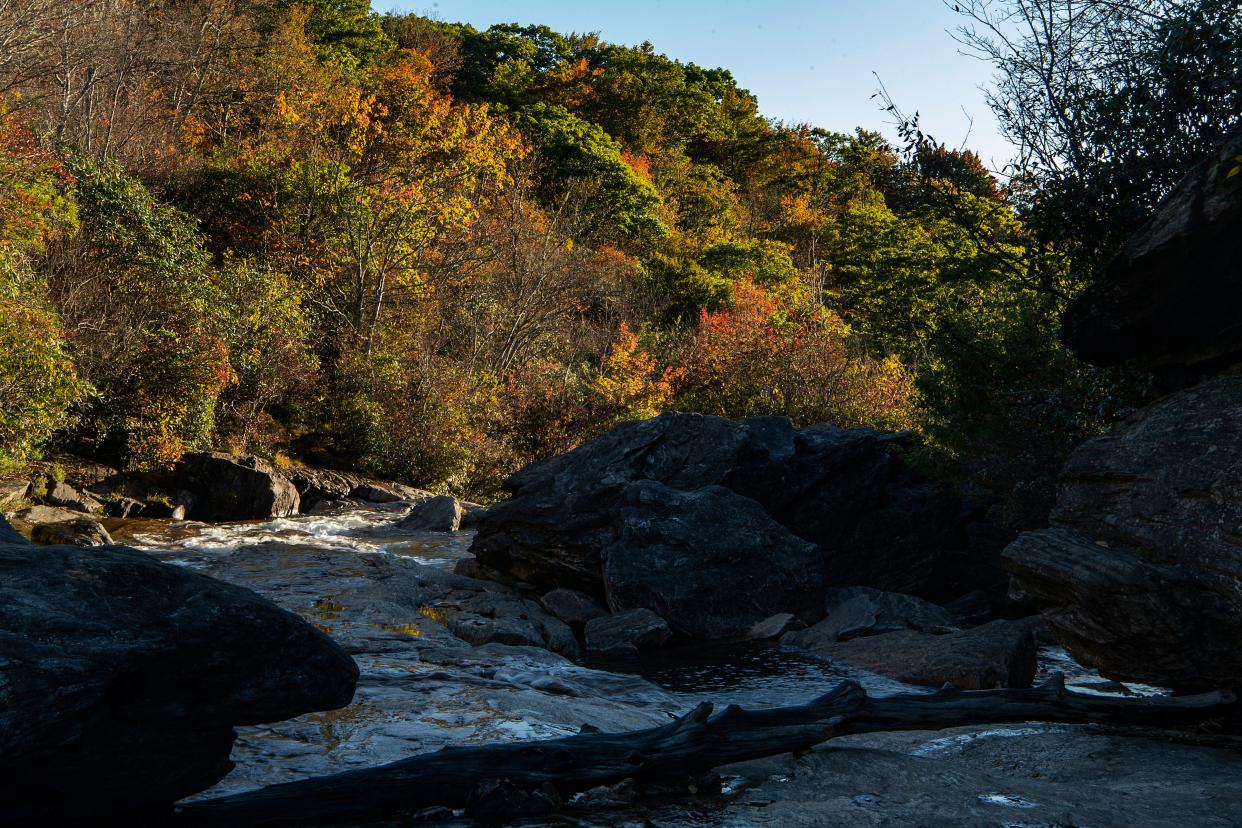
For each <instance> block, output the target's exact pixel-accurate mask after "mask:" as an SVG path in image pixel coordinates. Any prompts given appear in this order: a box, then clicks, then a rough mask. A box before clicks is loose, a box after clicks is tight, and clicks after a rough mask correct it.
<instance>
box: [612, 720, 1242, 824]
mask: <svg viewBox="0 0 1242 828" xmlns="http://www.w3.org/2000/svg"><path fill="white" fill-rule="evenodd" d="M720 772H721V773H722V774H723V775H725V777H726V779H727V780H728V782H729V784H730V786H731V788H732V790H733V791H734V794H733V795H732V796H729V797H726V798H724V802H723V803H721V804H715V803H713V804H714V805H715V807H708V808H704V809H703V810H702V811H698V812H695V811H694V810H691V809H686V808H684V807H683V808H676V807H673V806H670V807H668V808H667V809H665V810H664V811H660V810H659V809H651V810H650V811H648V812H647V813H646V814H644V815H643V818H646V819H650V820H651V821H652V823H654V824H657V825H679V826H689V825H693V824H696V823H695V822H694V819H696V818H698V819H702V820H703V821H702V822H700V823H698V824H712V825H722V826H730V828H751V826H781V828H820V826H827V825H831V826H834V828H836V826H841V828H872V826H881V825H885V826H886V825H893V826H904V825H910V826H925V827H926V828H963V826H964V827H965V828H1006V827H1007V826H1014V827H1016V826H1091V828H1105V827H1107V828H1113V826H1117V828H1120V827H1121V826H1134V827H1135V828H1138V827H1140V826H1141V828H1183V826H1187V825H1195V826H1204V828H1226V826H1233V825H1237V824H1239V822H1240V821H1242V754H1239V753H1238V752H1236V751H1231V750H1216V749H1211V748H1202V747H1190V746H1186V745H1178V744H1169V743H1164V742H1160V741H1153V740H1150V739H1143V738H1133V737H1123V736H1112V735H1107V734H1103V733H1096V732H1092V730H1091V729H1090V728H1088V727H1079V726H1045V725H1019V726H1006V727H994V728H957V729H953V730H946V731H940V732H934V733H926V732H921V733H920V732H910V733H878V734H864V735H859V736H846V737H843V738H840V739H834V740H833V741H832V742H829V743H827V744H826V745H823V746H821V747H819V748H817V749H815V750H814V751H812V752H811V753H810V754H808V755H806V756H803V757H800V758H794V757H789V756H786V757H779V758H775V759H770V760H765V761H762V762H755V763H748V764H746V765H735V766H732V767H729V768H722V769H721V771H720ZM717 802H719V800H717ZM587 824H595V825H603V824H607V823H606V822H604V821H599V822H589V823H587Z"/></svg>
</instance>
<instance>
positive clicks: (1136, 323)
mask: <svg viewBox="0 0 1242 828" xmlns="http://www.w3.org/2000/svg"><path fill="white" fill-rule="evenodd" d="M1239 155H1242V131H1239V132H1235V133H1234V134H1233V136H1232V137H1231V138H1230V139H1229V140H1227V141H1226V142H1225V143H1224V144H1223V145H1222V146H1221V147H1220V148H1219V150H1218V151H1217V152H1215V153H1214V154H1213V155H1212V156H1211V157H1210V158H1208V159H1206V160H1205V161H1204V162H1203V163H1202V164H1200V165H1199V166H1198V167H1196V168H1195V169H1193V170H1191V172H1190V173H1189V174H1187V175H1186V177H1185V178H1183V179H1182V181H1181V182H1180V183H1179V184H1178V185H1177V186H1176V187H1174V188H1173V190H1172V191H1171V192H1170V193H1169V194H1168V195H1167V196H1165V197H1164V199H1163V200H1162V201H1161V202H1160V205H1159V206H1158V207H1157V208H1156V211H1155V213H1154V214H1153V215H1152V217H1151V218H1150V219H1149V220H1148V222H1147V223H1146V224H1145V225H1144V226H1143V227H1142V228H1140V229H1139V231H1138V232H1137V233H1135V234H1134V236H1132V237H1131V239H1130V240H1129V241H1128V242H1127V243H1126V245H1125V247H1124V248H1123V249H1122V250H1121V252H1120V253H1119V254H1118V255H1117V257H1116V258H1115V259H1114V260H1113V261H1112V262H1111V264H1110V265H1109V267H1108V270H1107V272H1106V274H1105V276H1104V277H1103V278H1102V279H1101V280H1099V281H1098V282H1096V283H1095V284H1093V285H1091V286H1090V287H1088V288H1087V289H1086V290H1085V291H1084V292H1083V293H1082V295H1081V296H1080V297H1079V298H1078V299H1076V300H1075V301H1074V302H1072V303H1071V304H1070V306H1069V308H1068V309H1067V311H1066V313H1065V318H1064V320H1063V322H1062V339H1063V340H1064V341H1065V343H1066V344H1067V345H1069V347H1070V348H1071V349H1072V350H1073V351H1074V352H1075V353H1076V354H1078V356H1080V357H1081V358H1082V359H1084V360H1086V361H1087V362H1090V363H1093V364H1096V365H1118V364H1121V363H1124V362H1134V363H1137V364H1140V365H1142V366H1144V367H1147V368H1154V369H1157V370H1160V371H1172V372H1174V373H1182V374H1188V375H1191V376H1193V375H1196V374H1197V375H1202V374H1203V373H1204V372H1205V371H1212V370H1217V369H1219V368H1220V367H1222V366H1224V365H1227V364H1230V363H1233V362H1237V361H1238V360H1239V359H1242V326H1239V325H1238V311H1237V309H1238V307H1239V306H1242V233H1239V232H1238V227H1239V226H1242V176H1237V175H1234V176H1230V172H1231V171H1232V170H1233V169H1234V168H1235V167H1236V166H1237V163H1238V162H1237V160H1236V159H1237V156H1239Z"/></svg>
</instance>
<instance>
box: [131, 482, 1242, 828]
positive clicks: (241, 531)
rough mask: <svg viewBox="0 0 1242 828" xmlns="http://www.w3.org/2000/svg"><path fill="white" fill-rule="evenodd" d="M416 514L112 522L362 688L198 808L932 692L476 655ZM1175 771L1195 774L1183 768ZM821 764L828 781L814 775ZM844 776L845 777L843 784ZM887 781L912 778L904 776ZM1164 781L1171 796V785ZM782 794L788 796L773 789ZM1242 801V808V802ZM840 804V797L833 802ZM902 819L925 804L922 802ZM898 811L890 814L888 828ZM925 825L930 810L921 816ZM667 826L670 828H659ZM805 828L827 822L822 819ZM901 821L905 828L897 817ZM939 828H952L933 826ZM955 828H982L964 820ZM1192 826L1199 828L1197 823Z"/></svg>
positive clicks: (253, 748) (927, 744)
mask: <svg viewBox="0 0 1242 828" xmlns="http://www.w3.org/2000/svg"><path fill="white" fill-rule="evenodd" d="M408 507H409V505H408V504H404V503H395V504H387V505H383V506H368V507H356V508H350V509H347V510H343V511H340V512H336V513H332V514H323V515H298V516H294V517H290V518H284V519H278V520H271V521H265V522H246V523H232V524H214V525H206V524H199V523H194V522H173V523H167V522H160V521H142V520H135V521H123V522H117V521H114V522H112V524H111V525H110V526H109V527H108V528H109V530H110V531H111V532H112V534H113V536H114V537H115V539H116V540H117V542H119V543H127V544H130V545H133V546H135V547H137V548H140V549H143V550H146V551H148V552H149V553H150V554H152V555H154V556H156V557H158V558H160V559H163V560H166V561H169V562H171V563H174V564H176V565H179V566H185V567H189V568H192V569H195V570H199V571H202V572H205V573H206V574H209V575H211V576H213V577H217V578H221V579H223V580H226V581H231V582H233V583H237V584H240V585H243V586H246V587H249V588H251V589H254V590H256V591H257V592H259V593H261V594H263V595H264V596H265V597H267V598H269V599H271V600H273V601H275V602H276V603H278V604H280V605H281V606H283V607H284V608H286V609H288V610H291V611H293V612H296V613H298V614H300V615H302V616H303V617H305V618H306V619H307V620H309V621H311V622H312V623H314V624H315V625H316V626H318V627H319V628H320V629H322V630H324V631H325V632H327V633H328V634H330V635H332V636H334V637H335V638H336V639H337V640H338V641H339V642H340V643H341V644H342V646H344V647H345V648H346V650H347V651H348V652H349V653H350V654H351V655H352V656H353V657H354V659H355V660H356V661H357V662H358V664H359V667H360V670H361V677H360V679H359V683H358V690H357V693H356V695H355V698H354V701H353V703H352V704H351V705H349V706H348V707H346V708H344V709H341V710H337V711H330V712H324V713H314V714H309V715H306V716H301V717H298V718H296V719H292V720H290V721H286V722H279V723H276V724H271V725H261V726H256V727H248V728H241V729H240V730H239V734H240V735H239V739H238V742H237V744H236V745H235V747H234V751H233V758H234V761H235V762H236V764H237V767H236V769H235V770H234V771H233V772H232V773H231V774H229V776H228V777H226V778H225V779H224V780H223V781H222V782H221V783H220V784H218V785H217V786H216V787H215V788H213V789H211V790H210V791H207V792H205V793H203V794H200V795H199V796H200V798H201V797H209V796H215V795H220V794H222V793H233V792H238V791H243V790H248V789H252V788H255V787H261V786H263V785H269V784H273V783H278V782H285V781H291V780H294V779H300V778H305V777H307V776H312V775H324V774H329V773H334V772H338V771H341V770H349V769H354V768H360V767H368V766H373V765H378V764H383V763H387V762H391V761H395V760H397V759H401V758H404V757H407V756H409V755H412V754H415V753H420V752H425V751H430V750H436V749H438V748H440V747H443V746H446V745H453V744H480V743H484V742H491V741H498V740H517V739H537V738H550V737H556V736H563V735H569V734H572V733H576V732H577V731H578V729H579V728H580V727H581V726H582V725H584V724H588V725H592V726H594V727H598V728H600V729H601V730H605V731H620V730H629V729H638V728H644V727H651V726H654V725H659V724H662V723H666V722H668V721H669V719H670V717H671V716H675V715H677V714H680V713H683V712H685V711H686V710H688V709H689V708H690V707H692V706H693V705H695V704H697V703H699V702H702V701H712V702H716V703H737V704H741V705H743V706H746V707H773V706H781V705H790V704H799V703H802V702H805V701H807V700H808V699H810V698H812V697H814V696H816V695H818V694H821V693H823V692H826V691H827V690H829V689H831V688H832V687H833V686H835V685H836V684H838V683H839V682H841V681H842V680H844V679H854V680H857V681H859V682H860V683H861V684H862V685H863V686H864V687H865V688H866V690H867V691H868V693H870V694H873V695H885V694H892V693H901V692H930V691H929V690H928V689H927V688H920V687H912V686H909V685H905V684H902V683H900V682H897V681H894V680H892V679H888V678H884V677H882V676H877V675H874V674H872V673H868V672H865V671H860V670H855V669H852V668H851V667H849V666H848V665H846V664H843V663H833V662H830V661H828V660H826V659H824V658H819V657H816V656H815V655H813V654H810V653H807V652H803V651H799V650H795V649H792V648H784V647H781V646H780V645H779V644H777V643H741V644H722V645H710V646H707V645H699V646H687V647H678V648H670V649H666V650H663V651H660V652H658V653H655V654H651V655H648V656H644V658H643V659H641V660H639V661H636V662H621V663H617V662H597V661H588V662H575V661H571V660H569V659H566V658H563V657H561V656H558V655H555V654H553V653H551V652H549V651H547V650H544V649H540V648H534V647H528V646H508V645H501V644H485V645H483V646H479V647H472V646H470V645H468V644H466V643H465V642H463V641H461V640H460V639H458V638H456V637H455V636H453V635H452V634H451V633H450V632H449V631H448V629H447V628H446V626H445V624H444V623H443V617H442V611H441V610H439V609H438V607H439V605H441V604H443V603H444V602H445V598H446V596H448V597H449V598H452V597H453V596H458V595H460V594H462V590H467V591H468V590H472V589H473V590H478V589H481V588H484V587H485V586H486V585H484V584H481V583H480V582H471V581H468V579H462V578H460V577H459V576H456V575H453V574H452V572H451V570H452V568H453V566H454V564H455V563H456V562H457V561H458V560H461V559H462V558H465V557H468V556H469V554H470V553H469V546H470V542H471V540H472V536H473V533H471V532H458V533H428V532H408V531H403V530H401V529H399V528H397V527H396V525H395V523H396V520H397V518H399V517H400V516H401V515H402V514H404V512H405V511H406V510H407V509H408ZM1055 671H1059V672H1061V673H1063V674H1064V675H1065V676H1066V682H1067V684H1068V685H1069V687H1070V688H1071V689H1073V690H1075V691H1078V692H1088V693H1096V694H1104V695H1127V696H1129V695H1154V694H1159V693H1162V692H1163V691H1162V690H1160V689H1159V688H1153V687H1147V686H1143V685H1135V684H1129V685H1126V684H1121V683H1119V682H1113V681H1109V680H1107V679H1104V678H1102V677H1100V676H1099V675H1098V673H1096V672H1095V671H1093V670H1090V669H1087V668H1085V667H1083V666H1081V665H1079V664H1077V663H1075V662H1074V660H1073V659H1072V658H1071V657H1070V656H1069V654H1068V653H1066V652H1065V651H1064V650H1063V649H1061V648H1059V647H1054V646H1044V647H1043V648H1042V649H1041V651H1040V678H1039V680H1042V679H1043V678H1046V677H1047V676H1048V675H1050V674H1051V673H1052V672H1055ZM959 731H960V732H959ZM1099 738H1104V737H1100V736H1096V735H1092V734H1090V733H1089V732H1088V730H1087V729H1086V728H1084V727H1081V726H1074V727H1070V726H1061V725H1039V724H1029V725H1021V726H1005V727H992V728H978V727H976V728H962V729H957V730H954V731H945V732H942V733H923V734H868V735H864V736H859V737H845V738H843V739H838V740H834V741H833V742H831V743H830V744H831V745H832V746H833V749H829V750H823V749H817V750H816V752H813V753H812V754H811V755H809V756H807V757H802V758H800V759H794V758H791V757H784V758H778V759H774V760H766V763H757V764H754V763H752V764H754V767H757V768H759V770H758V771H755V772H754V773H755V774H757V775H754V774H752V775H751V776H747V775H746V774H740V775H731V774H725V780H726V781H725V784H724V786H723V793H722V794H720V795H719V796H715V798H709V799H708V800H707V801H696V804H694V805H693V806H686V805H685V804H684V803H680V802H678V803H676V804H673V803H669V804H667V806H660V807H663V808H664V810H660V808H659V807H657V808H656V812H648V813H646V814H645V815H644V816H642V818H641V820H640V821H639V822H637V823H635V824H643V822H644V821H646V822H647V823H648V824H668V825H674V824H721V825H726V824H727V825H761V824H773V825H779V824H801V823H797V822H796V821H794V822H788V819H789V817H788V816H786V817H781V818H780V819H777V820H776V821H767V817H769V816H771V817H773V818H774V819H775V818H776V815H777V814H778V813H781V808H779V807H776V806H777V804H778V803H782V802H784V801H785V800H786V798H787V797H786V796H785V793H787V792H789V791H792V790H795V789H796V786H791V785H790V784H789V783H791V782H793V781H796V780H798V779H800V778H807V777H808V774H810V775H812V776H813V775H814V774H816V773H821V772H823V769H822V768H820V767H819V764H817V763H822V761H823V760H822V757H824V756H832V755H833V754H837V755H839V754H841V752H842V751H841V750H840V749H837V748H838V745H841V746H843V747H844V750H845V751H847V752H848V751H849V750H851V747H850V745H856V746H857V745H861V746H864V747H865V748H866V749H867V750H870V751H872V753H877V754H883V755H884V756H886V757H888V759H889V760H891V761H900V762H907V763H908V762H915V763H926V762H927V761H929V760H932V761H935V762H937V763H938V764H939V765H945V764H946V762H947V761H948V760H949V758H950V757H963V756H967V755H974V754H978V753H979V751H980V746H981V745H987V746H988V750H989V751H990V752H991V751H1000V752H1002V753H1005V752H1007V751H1010V750H1011V749H1012V748H1010V747H1008V746H1009V745H1012V744H1019V743H1020V744H1022V745H1023V746H1024V750H1025V751H1026V752H1027V753H1028V754H1029V755H1032V756H1034V755H1039V754H1040V751H1041V750H1045V749H1046V750H1051V751H1053V752H1054V753H1058V752H1059V753H1060V754H1066V752H1067V750H1068V749H1067V748H1066V747H1065V745H1067V744H1073V745H1079V744H1083V743H1085V740H1090V739H1099ZM1110 738H1111V737H1110ZM1130 741H1137V742H1140V743H1144V744H1146V743H1147V741H1146V740H1130ZM1049 745H1052V746H1054V747H1049ZM852 749H854V750H855V751H856V750H857V749H858V748H857V747H855V748H852ZM1075 749H1077V748H1075ZM1166 750H1168V748H1166ZM893 757H896V758H893ZM1235 758H1236V757H1235ZM953 761H957V760H956V759H953ZM1178 761H1179V762H1182V763H1183V764H1184V762H1185V760H1184V758H1181V759H1178ZM808 762H811V763H812V765H813V767H809V768H808V766H807V765H806V763H808ZM791 763H792V764H791ZM799 763H801V764H799ZM864 764H865V763H864ZM996 764H997V761H996V759H995V758H994V757H992V758H989V759H988V760H987V761H986V762H985V767H983V768H979V769H977V770H979V772H981V773H982V772H985V771H987V770H988V769H989V768H992V769H995V766H996ZM1019 764H1020V763H1019ZM860 767H861V766H860ZM903 767H904V766H903ZM1236 769H1238V770H1242V768H1236ZM832 772H833V773H834V774H835V775H836V776H837V777H839V776H840V771H839V770H834V771H832ZM903 772H904V771H903ZM972 772H973V770H972ZM889 773H890V775H891V774H896V775H897V777H900V776H901V773H899V772H898V771H895V770H891V769H890V772H889ZM1039 776H1041V774H1039V773H1037V774H1036V777H1039ZM1239 776H1240V777H1242V774H1240V775H1239ZM834 778H835V777H834ZM894 778H896V777H894ZM953 778H954V779H955V780H957V781H956V782H955V783H954V784H955V785H958V786H959V787H960V786H961V785H965V786H966V787H967V788H971V789H972V790H973V789H974V788H976V787H977V788H979V790H977V791H974V793H973V794H972V796H973V797H974V798H973V799H971V800H970V805H969V807H970V808H971V809H975V810H979V811H980V812H981V813H984V814H988V813H993V812H995V813H998V814H1002V815H1003V814H1009V815H1014V814H1018V813H1019V812H1021V813H1026V812H1027V811H1031V810H1032V809H1030V808H1026V807H1025V806H1024V805H1023V803H1026V802H1027V800H1030V801H1032V802H1036V803H1038V802H1039V800H1038V799H1035V798H1032V796H1031V795H1030V792H1029V791H1028V792H1026V793H1022V792H1019V791H1015V790H1010V789H1009V788H1013V787H1014V786H1012V785H1011V786H1009V788H1004V789H1001V790H990V789H985V788H988V786H989V785H991V787H1002V786H997V785H995V784H992V783H990V782H989V781H987V780H973V779H970V780H966V781H963V778H962V777H961V774H960V773H958V775H957V776H955V777H953ZM1165 778H1166V785H1167V778H1168V775H1167V774H1166V775H1165ZM781 780H784V781H781ZM890 781H891V780H890ZM928 784H929V785H931V784H932V783H931V782H928ZM1240 784H1242V783H1240ZM773 786H774V787H775V788H776V789H777V790H776V792H775V793H773V792H772V791H770V790H768V789H769V788H772V787H773ZM869 787H870V788H877V785H875V784H872V785H870V786H869ZM880 787H882V786H880ZM940 787H942V786H940ZM821 788H822V785H821ZM877 789H878V788H877ZM1238 793H1239V794H1242V788H1239V790H1238ZM861 795H862V794H860V796H861ZM867 795H875V796H877V797H880V799H877V800H876V802H881V801H882V800H883V797H882V796H881V795H880V794H878V793H874V794H867ZM929 795H930V794H929ZM941 795H944V791H943V790H939V789H938V790H936V792H935V796H941ZM818 796H819V794H816V797H818ZM825 796H826V794H825ZM989 797H990V798H989ZM1014 797H1016V798H1014ZM1024 797H1025V798H1024ZM933 798H934V797H933ZM1239 799H1242V796H1239ZM829 800H831V797H829V798H828V800H825V801H829ZM850 801H851V802H853V803H854V804H853V805H851V806H850V807H852V808H862V811H861V812H860V814H859V820H858V821H857V822H852V821H844V822H841V823H840V824H843V825H853V824H859V825H864V824H865V825H871V824H881V822H880V821H874V820H872V817H874V816H876V814H874V813H873V814H872V815H871V817H866V818H864V817H865V813H864V812H867V813H869V812H871V811H874V810H875V808H873V807H872V804H874V803H872V804H868V803H867V802H866V801H864V800H857V801H855V800H853V799H852V800H850ZM583 802H586V804H582V803H583ZM756 802H758V803H760V804H755V803H756ZM860 802H861V803H862V804H861V805H860V804H859V803H860ZM1136 802H1137V800H1136ZM747 803H750V804H747ZM578 804H579V810H580V811H581V813H579V814H578V816H577V817H575V818H574V819H571V820H570V821H568V822H563V823H557V824H567V825H568V824H575V825H594V824H626V823H625V820H626V819H629V818H630V817H633V813H632V811H633V807H634V806H632V805H630V804H626V803H620V804H618V803H616V802H611V803H604V804H603V805H601V804H599V803H593V802H590V801H588V800H583V798H582V797H579V800H578ZM819 804H820V803H819V799H816V800H815V803H814V806H813V805H811V804H807V805H806V806H805V810H806V812H807V813H814V812H815V808H816V807H818V805H819ZM588 806H589V807H588ZM609 807H612V808H618V807H619V808H621V810H620V811H617V812H616V813H614V815H613V816H614V817H615V818H616V819H617V820H621V821H620V822H608V821H605V822H596V821H595V818H594V817H592V815H593V814H597V813H598V812H599V810H600V808H604V810H605V811H607V809H608V808H609ZM653 807H654V806H653ZM902 807H914V806H913V805H909V804H908V803H907V805H903V806H902ZM920 807H922V806H920ZM928 807H930V806H928ZM627 809H629V810H627ZM704 809H706V810H704ZM739 809H740V810H739ZM1034 810H1039V808H1035V809H1034ZM933 811H934V808H933ZM796 813H799V814H800V813H802V811H797V812H796ZM897 813H898V812H897V811H887V812H883V814H884V815H885V817H886V819H887V818H888V817H893V816H896V815H897ZM912 813H922V811H919V810H918V809H917V808H916V810H915V811H914V812H912ZM928 813H932V812H931V811H929V812H928ZM653 814H654V816H659V817H660V818H661V819H664V820H665V821H664V822H660V821H658V820H656V821H652V819H653ZM696 814H697V816H695V815H696ZM661 815H662V816H661ZM959 815H960V811H959ZM622 817H624V819H623V818H622ZM612 818H613V817H610V819H612ZM635 818H637V817H635ZM567 819H568V817H567ZM1006 819H1008V817H1005V818H1004V819H1000V821H996V822H992V821H989V820H985V821H983V822H980V823H978V824H981V825H983V824H988V825H993V824H994V825H1012V826H1015V828H1016V826H1019V825H1022V826H1025V825H1030V826H1035V825H1048V826H1051V825H1057V824H1082V825H1087V824H1091V825H1092V826H1096V828H1098V826H1099V825H1105V824H1122V823H1109V822H1099V821H1096V822H1090V823H1088V822H1085V821H1084V822H1082V823H1063V822H1055V821H1053V822H1049V821H1043V822H1041V821H1038V820H1036V821H1030V820H1025V818H1024V819H1023V820H1018V821H1012V820H1010V821H1006ZM1015 819H1016V817H1015ZM686 820H689V821H688V822H687V821H686ZM700 820H706V821H700ZM805 824H807V825H813V824H830V823H821V822H815V821H813V820H812V821H810V822H806V823H805ZM831 824H836V823H835V822H834V823H831ZM893 824H904V823H901V822H900V820H898V821H895V822H894V823H893ZM925 824H929V825H939V824H942V823H940V822H936V821H935V820H934V819H932V820H931V821H928V822H926V823H925ZM943 824H946V825H948V824H975V823H972V822H969V821H968V820H963V821H961V822H958V823H953V822H945V823H943ZM1129 824H1153V825H1155V824H1163V823H1160V822H1151V823H1142V822H1137V823H1129ZM1171 824H1172V823H1171ZM1180 824H1200V823H1197V822H1195V821H1194V820H1193V819H1191V820H1190V821H1189V822H1182V823H1180ZM1202 824H1215V823H1211V822H1206V823H1202ZM1219 824H1221V825H1227V824H1242V823H1232V822H1222V823H1219Z"/></svg>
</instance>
